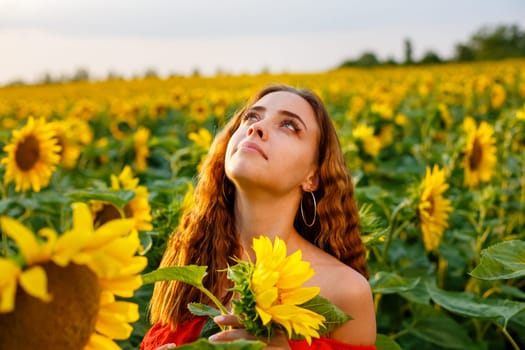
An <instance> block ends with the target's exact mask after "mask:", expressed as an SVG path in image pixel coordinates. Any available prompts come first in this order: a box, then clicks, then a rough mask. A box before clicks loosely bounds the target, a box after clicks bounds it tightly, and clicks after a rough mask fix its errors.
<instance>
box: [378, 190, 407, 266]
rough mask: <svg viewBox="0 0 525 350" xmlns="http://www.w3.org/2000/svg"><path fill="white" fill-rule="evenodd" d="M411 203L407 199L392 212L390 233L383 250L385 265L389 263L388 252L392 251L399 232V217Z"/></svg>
mask: <svg viewBox="0 0 525 350" xmlns="http://www.w3.org/2000/svg"><path fill="white" fill-rule="evenodd" d="M409 203H410V201H409V200H408V199H405V200H404V201H402V202H401V203H399V204H398V205H397V207H395V209H394V211H393V212H392V215H391V216H390V227H389V228H388V233H387V236H386V241H385V247H384V248H383V257H382V259H381V260H382V261H383V264H386V262H387V257H388V250H389V249H390V245H391V244H392V239H393V236H394V232H396V231H397V230H396V225H397V216H398V214H399V212H400V211H401V209H402V208H404V207H406V206H407V205H408V204H409Z"/></svg>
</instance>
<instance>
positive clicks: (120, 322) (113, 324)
mask: <svg viewBox="0 0 525 350" xmlns="http://www.w3.org/2000/svg"><path fill="white" fill-rule="evenodd" d="M116 304H118V303H113V304H110V305H105V306H103V307H102V308H101V310H100V311H99V313H98V317H97V323H96V325H95V329H96V330H97V332H99V333H102V334H104V335H106V336H108V337H110V338H112V339H127V338H128V337H129V336H130V334H131V332H132V331H133V327H132V326H130V325H129V324H128V323H127V322H128V320H127V318H128V317H127V316H131V317H129V318H130V319H135V320H137V319H138V316H139V315H138V305H136V304H132V303H126V304H122V305H116ZM129 304H131V305H133V306H134V307H130V305H129ZM120 311H124V312H125V313H124V314H120V313H119V312H120ZM135 316H136V317H135Z"/></svg>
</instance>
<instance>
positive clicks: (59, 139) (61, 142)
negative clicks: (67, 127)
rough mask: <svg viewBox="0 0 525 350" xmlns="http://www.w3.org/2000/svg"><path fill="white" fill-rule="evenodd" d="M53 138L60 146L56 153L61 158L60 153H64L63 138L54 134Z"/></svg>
mask: <svg viewBox="0 0 525 350" xmlns="http://www.w3.org/2000/svg"><path fill="white" fill-rule="evenodd" d="M55 140H57V145H59V146H60V151H59V152H58V155H59V156H60V157H61V158H62V153H64V140H63V138H62V137H60V136H55Z"/></svg>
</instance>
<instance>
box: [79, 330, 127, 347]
mask: <svg viewBox="0 0 525 350" xmlns="http://www.w3.org/2000/svg"><path fill="white" fill-rule="evenodd" d="M86 349H94V350H121V349H120V346H118V345H117V344H116V343H115V342H114V341H113V340H111V339H109V338H108V337H105V336H103V335H100V334H97V333H93V334H91V337H90V338H89V342H88V344H87V345H86V346H85V347H84V350H86Z"/></svg>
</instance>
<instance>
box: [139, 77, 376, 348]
mask: <svg viewBox="0 0 525 350" xmlns="http://www.w3.org/2000/svg"><path fill="white" fill-rule="evenodd" d="M358 223H359V218H358V209H357V205H356V202H355V199H354V195H353V186H352V182H351V178H350V175H349V173H348V170H347V168H346V165H345V162H344V158H343V154H342V151H341V147H340V144H339V141H338V138H337V135H336V132H335V129H334V126H333V124H332V122H331V120H330V118H329V116H328V113H327V111H326V109H325V107H324V105H323V103H322V101H321V100H320V99H319V98H318V97H317V96H316V95H314V94H313V93H311V92H309V91H306V90H296V89H294V88H292V87H289V86H284V85H272V86H268V87H266V88H265V89H263V90H262V91H260V92H259V93H258V94H257V95H256V96H255V97H254V98H253V99H252V100H251V101H250V102H249V103H248V104H247V105H246V106H245V107H244V108H243V109H242V110H241V111H240V112H239V113H237V114H236V115H235V116H234V117H233V118H232V120H230V122H229V123H228V124H227V125H226V126H225V128H224V129H223V130H222V132H221V133H220V134H219V135H218V136H217V137H216V139H215V141H214V144H213V146H212V148H211V150H210V153H209V155H208V158H207V160H206V162H205V163H204V165H203V167H202V170H201V173H200V176H199V181H198V185H197V187H196V189H195V196H194V206H193V207H192V208H191V209H189V210H188V211H187V212H185V213H184V214H183V216H182V219H181V222H180V226H179V228H178V229H177V231H176V232H175V234H173V235H172V237H171V239H170V242H169V244H168V247H167V249H166V252H165V254H164V257H163V260H162V262H161V267H166V266H173V265H189V264H195V265H206V266H208V275H207V276H206V278H205V280H204V285H205V286H206V287H207V288H208V289H209V290H210V291H212V292H213V293H214V294H215V295H216V296H222V301H223V302H224V303H225V304H226V303H227V302H228V300H229V299H230V298H231V293H230V292H228V288H229V287H230V285H229V283H228V282H229V281H228V280H227V279H226V274H225V273H224V272H222V273H221V272H218V271H219V270H223V269H225V268H226V267H227V265H228V263H230V264H231V263H232V261H231V260H230V257H241V258H247V257H250V258H251V259H252V261H254V253H253V251H252V248H251V244H252V239H253V238H254V237H258V236H260V235H261V234H264V235H266V236H268V237H270V239H271V240H272V241H273V239H274V237H279V238H280V239H282V240H284V241H285V243H286V246H287V252H288V254H291V253H293V252H294V251H296V250H298V249H299V250H301V251H302V254H303V260H306V261H308V262H310V264H311V266H312V268H313V269H314V271H315V275H314V276H313V277H312V278H311V279H310V280H309V281H308V282H307V285H308V286H319V287H320V289H321V290H320V295H321V296H323V297H325V298H326V299H328V300H330V301H331V302H332V303H334V304H335V305H337V306H338V307H339V308H340V309H342V310H343V311H345V312H346V313H347V314H349V315H350V316H351V317H352V320H350V321H348V322H346V323H344V324H343V325H341V326H340V327H339V328H337V329H336V330H334V331H333V332H331V333H330V334H325V335H323V336H322V337H321V338H319V339H313V342H312V345H311V346H310V347H309V346H308V345H307V344H306V341H291V340H290V341H289V340H287V339H286V337H285V336H284V334H279V335H278V336H276V337H274V338H273V340H272V344H268V347H267V349H363V350H364V349H375V346H374V344H375V337H376V324H375V314H374V308H373V302H372V293H371V290H370V286H369V284H368V281H367V277H368V272H367V268H366V261H365V247H364V245H363V243H362V241H361V238H360V236H359V228H358ZM190 302H201V303H210V301H209V300H207V298H206V297H205V296H204V295H203V294H201V293H200V292H199V291H198V290H197V289H195V288H193V287H191V286H189V285H188V284H184V283H179V282H173V281H170V282H161V283H157V284H156V286H155V289H154V292H153V297H152V300H151V305H150V306H151V310H150V311H151V313H150V315H151V321H152V323H154V326H153V327H152V328H151V329H150V330H149V332H148V333H147V334H146V336H145V337H144V340H143V343H142V349H143V350H157V349H158V348H159V347H161V346H162V345H164V344H171V343H173V344H176V345H181V344H183V343H187V342H192V341H194V340H196V339H197V338H198V336H199V333H200V331H201V329H202V327H203V325H204V323H205V319H204V318H196V317H194V316H193V315H191V314H190V313H189V311H188V309H187V304H188V303H190ZM215 321H216V322H217V323H220V324H223V325H231V326H234V327H230V330H228V331H223V332H221V333H218V334H216V335H214V336H213V337H211V338H210V340H213V341H225V340H233V339H243V338H244V339H252V338H250V335H248V334H247V333H246V332H245V331H244V330H243V329H242V328H238V327H237V326H238V324H237V321H236V319H235V317H234V316H219V317H217V318H216V320H215ZM161 348H162V349H167V348H169V346H166V345H165V346H163V347H161Z"/></svg>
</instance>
